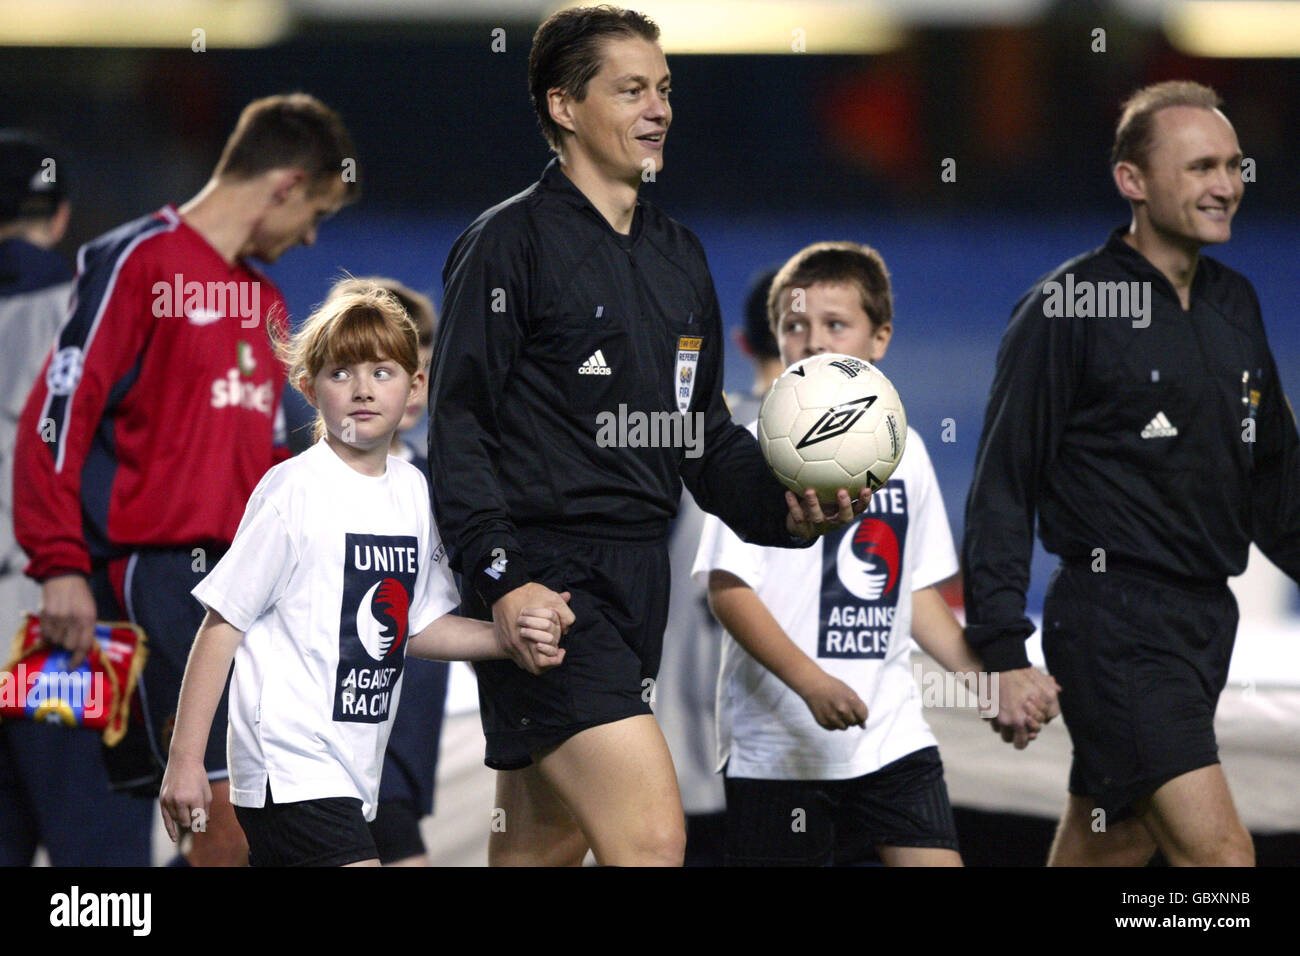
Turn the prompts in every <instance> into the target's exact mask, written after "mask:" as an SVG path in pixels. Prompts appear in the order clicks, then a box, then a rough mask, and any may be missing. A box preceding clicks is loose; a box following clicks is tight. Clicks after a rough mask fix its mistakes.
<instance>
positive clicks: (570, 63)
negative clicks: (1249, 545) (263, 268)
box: [429, 8, 865, 863]
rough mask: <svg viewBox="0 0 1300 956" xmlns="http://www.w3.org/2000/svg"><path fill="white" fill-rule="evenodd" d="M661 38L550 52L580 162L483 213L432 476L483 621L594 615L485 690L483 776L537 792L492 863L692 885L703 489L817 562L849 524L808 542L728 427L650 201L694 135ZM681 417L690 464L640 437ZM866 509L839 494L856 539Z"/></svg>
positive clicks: (691, 278)
mask: <svg viewBox="0 0 1300 956" xmlns="http://www.w3.org/2000/svg"><path fill="white" fill-rule="evenodd" d="M657 37H658V28H657V27H655V26H654V25H653V24H652V23H651V22H650V21H648V20H646V19H645V18H644V17H641V16H640V15H639V14H636V13H633V12H630V11H619V10H611V9H609V8H588V9H575V10H567V11H563V12H561V13H559V14H557V15H556V16H554V17H552V18H551V19H550V20H548V21H547V22H546V23H544V24H543V25H542V26H541V27H540V28H539V29H538V32H537V35H536V37H535V38H534V46H533V51H532V56H531V57H530V85H531V88H532V92H533V100H534V105H535V107H537V109H538V115H539V119H540V120H541V123H542V126H543V131H544V132H545V133H546V135H547V138H548V140H549V141H550V143H551V145H552V148H553V149H555V150H556V152H557V153H558V154H559V158H557V159H556V160H553V161H552V162H551V164H550V165H549V166H548V167H547V168H546V171H545V173H544V174H543V176H542V178H541V180H540V182H538V183H536V184H535V185H533V186H532V187H530V188H528V189H527V190H525V191H524V192H522V193H520V194H519V195H517V196H514V197H513V198H511V199H509V200H507V201H506V202H504V203H502V204H500V205H498V206H495V207H493V208H492V209H490V210H488V211H487V212H485V213H484V214H483V215H482V216H480V217H479V218H478V219H477V220H476V221H475V222H474V223H473V225H471V226H470V228H469V229H468V230H467V231H466V232H465V233H464V234H463V235H462V236H461V237H460V238H459V239H458V240H457V241H456V243H455V245H454V246H453V247H452V250H451V253H450V255H449V257H448V259H447V263H446V266H445V268H444V270H443V283H444V289H445V293H444V301H443V318H442V322H441V323H440V325H439V328H438V337H437V343H436V346H435V353H434V360H433V377H432V380H431V383H430V408H431V412H430V428H429V464H430V471H431V475H432V481H433V499H434V510H435V513H436V515H437V520H438V525H439V529H440V532H441V534H442V540H443V541H445V542H446V543H447V547H448V548H449V551H450V555H451V562H452V567H453V568H455V569H456V570H458V571H460V572H461V573H462V574H463V576H464V577H463V585H462V595H461V596H462V601H463V603H462V609H463V612H464V613H466V614H469V615H472V616H478V617H480V618H485V619H492V618H493V617H495V618H496V620H497V625H498V633H501V630H502V628H503V625H507V626H508V623H509V622H508V621H504V622H503V620H502V618H503V616H505V617H509V616H510V615H503V612H502V608H503V607H505V606H507V605H509V604H510V601H511V600H513V595H517V594H530V595H532V597H530V600H535V599H536V598H541V597H549V596H552V595H553V594H558V593H560V592H563V591H569V592H570V593H571V594H572V598H571V602H570V608H571V610H572V612H573V614H574V615H575V617H576V623H575V624H574V625H573V627H572V628H571V629H570V630H569V632H568V635H567V637H566V638H565V642H564V644H563V646H564V647H565V648H566V655H567V656H566V658H565V661H564V663H563V665H561V666H560V667H558V668H555V669H554V670H552V671H550V672H548V673H546V674H544V675H540V676H539V675H536V674H534V673H532V672H530V670H525V669H524V667H523V666H521V665H518V664H516V662H515V661H514V660H507V661H499V662H491V663H486V664H482V665H479V666H477V667H476V672H477V674H478V682H479V697H480V707H481V711H482V719H483V729H484V732H485V734H486V737H487V757H486V762H487V764H488V766H491V767H494V768H496V769H498V770H501V771H520V773H519V774H517V775H513V776H512V775H511V774H509V773H503V774H498V791H497V794H498V796H497V801H498V802H497V804H496V806H497V807H498V808H504V809H505V814H504V817H505V824H504V827H503V828H501V829H498V828H496V827H494V828H493V841H494V843H493V849H491V850H490V860H491V862H511V861H518V862H576V861H580V860H581V858H582V855H583V854H584V853H585V851H586V849H587V847H588V846H590V847H591V848H592V849H593V850H594V851H595V852H596V856H597V859H598V860H600V861H601V862H614V863H620V862H633V863H635V862H648V861H659V862H669V863H671V862H678V863H680V861H681V842H682V840H683V839H684V835H683V832H682V827H683V824H682V817H681V801H680V797H679V796H678V795H677V790H676V780H675V776H674V775H673V773H672V762H671V757H670V756H669V755H668V751H667V747H666V746H665V745H664V743H663V736H662V734H661V733H659V731H658V728H657V726H655V725H654V723H653V717H651V716H650V714H651V709H650V705H649V701H650V697H651V688H652V686H653V679H654V677H655V675H656V673H657V671H658V667H659V657H660V649H661V646H662V642H663V636H664V635H663V632H664V624H665V620H666V615H667V610H668V587H669V568H668V552H667V539H668V530H669V522H670V521H671V519H672V518H673V516H674V514H675V513H676V510H677V504H678V500H679V498H680V496H681V486H682V482H683V481H685V483H686V486H687V487H688V488H689V489H690V491H691V493H692V494H693V495H694V496H695V498H696V500H697V501H698V502H699V504H700V505H701V507H703V508H705V509H706V510H708V511H711V512H713V513H715V514H717V515H719V516H720V517H721V518H722V519H723V520H724V521H726V522H727V523H728V524H729V525H730V526H731V527H733V528H734V529H736V531H737V532H738V533H739V534H740V535H741V536H742V537H744V538H745V539H747V540H750V541H753V542H755V543H758V544H763V545H769V546H771V545H778V546H779V545H786V546H801V545H803V544H805V543H806V541H805V540H804V538H805V537H811V536H812V535H814V534H815V533H816V532H817V531H820V530H825V529H826V528H827V527H829V524H830V523H828V522H823V521H820V519H821V513H820V511H819V510H815V509H812V508H810V515H809V519H808V520H809V521H811V520H813V519H814V518H815V519H817V520H818V522H819V524H818V525H817V526H816V527H813V526H811V525H810V524H808V523H807V522H805V523H804V524H803V525H802V526H798V520H799V519H800V517H802V512H801V510H800V508H799V505H798V504H797V503H794V504H788V503H787V499H786V497H785V492H784V490H783V488H782V487H781V485H780V484H779V483H778V482H777V481H776V479H775V478H773V477H772V475H771V473H770V472H769V470H768V468H767V466H766V464H765V462H764V461H763V458H762V455H761V453H760V452H759V449H758V445H757V443H756V441H755V440H754V439H753V437H752V436H751V435H750V434H749V433H748V432H747V431H746V430H745V429H744V428H742V427H740V426H738V425H736V424H734V423H733V422H732V420H731V417H730V415H729V414H728V411H727V407H726V404H725V402H724V400H723V397H722V374H723V363H722V345H723V331H722V324H721V319H720V315H719V309H718V302H717V297H716V295H715V294H714V290H713V283H712V280H711V278H710V276H709V270H708V265H707V263H706V262H705V258H704V252H703V249H702V248H701V246H700V242H699V240H698V239H697V238H696V237H695V235H694V234H693V233H691V232H690V231H689V230H688V229H686V228H684V227H683V226H681V225H679V224H678V223H676V222H674V221H673V220H671V219H669V218H668V217H667V216H665V215H663V213H661V212H660V211H659V210H657V209H656V208H654V207H653V206H652V205H650V204H649V203H647V202H645V201H644V200H640V199H638V198H637V194H638V187H639V185H640V182H641V173H642V170H644V169H649V168H651V167H653V168H654V169H655V170H658V169H659V168H661V167H662V149H663V142H664V137H665V134H666V132H667V129H668V125H669V123H670V121H671V116H672V111H671V108H670V107H669V106H668V74H667V65H666V62H665V61H664V57H663V52H662V50H661V49H660V47H659V45H658V43H657ZM584 84H585V86H584ZM573 90H579V91H580V92H579V93H578V94H577V95H572V94H571V93H570V92H569V91H573ZM616 225H617V226H618V227H619V228H615V226H616ZM668 414H672V415H676V416H679V420H678V421H677V422H676V423H675V424H674V427H675V428H676V431H675V432H672V435H673V436H675V442H674V446H673V447H646V442H647V440H648V439H649V436H650V434H656V435H657V436H658V439H659V440H657V441H655V442H654V444H655V445H658V444H660V443H661V441H662V439H663V438H664V437H665V436H664V433H663V430H662V429H661V428H655V427H653V426H652V427H650V428H649V429H645V428H643V429H641V430H640V431H639V432H638V431H636V430H634V429H635V425H636V423H637V421H638V417H639V416H645V415H653V416H658V418H657V419H655V418H652V419H649V421H659V422H662V420H663V417H664V416H665V415H668ZM680 416H685V417H684V419H682V418H681V417H680ZM624 423H626V424H624ZM683 425H684V426H685V427H683ZM629 426H631V427H629ZM790 501H791V502H794V499H793V497H792V498H791V499H790ZM813 501H814V503H815V499H814V500H813ZM863 502H865V499H863ZM863 502H859V503H857V504H856V505H854V506H851V505H850V503H849V500H848V497H847V493H845V492H841V495H840V500H839V504H840V512H839V513H838V514H837V515H836V518H835V522H843V521H846V520H851V519H852V516H853V508H854V507H857V508H858V509H859V510H860V508H861V506H862V503H863ZM792 530H798V531H799V532H800V534H801V537H799V538H796V537H794V536H793V535H792V533H791V531H792ZM530 582H531V583H530ZM539 585H540V586H544V587H539ZM525 587H526V588H531V589H533V590H532V591H521V590H520V589H521V588H525ZM494 606H495V607H494ZM511 606H512V605H511ZM494 611H495V614H494V613H493V612H494ZM503 643H504V642H503ZM629 718H630V719H629ZM638 718H639V719H638ZM646 721H648V723H647V722H646ZM612 724H617V725H618V727H616V728H614V729H610V728H608V727H607V726H606V725H612ZM597 728H601V732H600V733H594V730H595V729H597ZM583 731H593V733H590V734H587V735H584V737H583V738H582V740H581V741H576V740H575V741H574V742H573V746H563V745H565V744H566V742H568V741H570V740H572V739H573V738H575V736H577V735H579V734H581V733H582V732H583ZM552 748H556V750H555V754H553V755H552V754H551V753H550V752H551V750H552ZM539 757H540V758H541V759H539V760H537V763H536V765H534V761H535V759H536V758H539ZM530 833H531V834H532V835H531V836H530V835H529V834H530ZM548 847H561V848H562V850H563V852H561V851H560V850H556V851H555V852H554V853H549V852H548V851H547V848H548Z"/></svg>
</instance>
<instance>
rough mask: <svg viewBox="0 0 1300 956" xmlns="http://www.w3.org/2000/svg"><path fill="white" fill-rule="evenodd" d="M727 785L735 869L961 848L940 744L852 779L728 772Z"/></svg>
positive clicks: (730, 856) (729, 861) (844, 862)
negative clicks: (895, 849) (883, 851)
mask: <svg viewBox="0 0 1300 956" xmlns="http://www.w3.org/2000/svg"><path fill="white" fill-rule="evenodd" d="M726 789H727V837H726V841H727V843H726V846H727V849H726V865H727V866H848V865H853V864H856V863H864V862H867V861H870V860H872V859H874V857H875V851H876V848H877V847H882V846H900V847H927V848H938V849H943V850H953V851H956V850H957V826H956V824H955V823H954V822H953V816H952V806H951V804H949V802H948V787H947V785H946V784H945V783H944V782H943V761H942V760H940V759H939V748H938V747H925V748H923V749H921V750H917V751H915V752H914V753H910V754H908V755H907V756H906V757H900V758H899V759H898V760H895V761H894V762H893V763H889V764H886V765H885V766H883V767H881V768H880V769H879V770H877V771H875V772H874V773H869V774H865V775H864V776H861V777H854V778H852V779H850V780H756V779H753V778H749V777H727V778H726ZM801 810H802V811H803V812H802V813H799V812H798V811H801Z"/></svg>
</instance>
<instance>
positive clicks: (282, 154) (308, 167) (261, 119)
mask: <svg viewBox="0 0 1300 956" xmlns="http://www.w3.org/2000/svg"><path fill="white" fill-rule="evenodd" d="M345 159H352V160H354V161H355V159H356V149H355V148H354V147H353V144H352V136H351V134H349V133H348V130H347V127H346V126H344V125H343V120H342V118H341V117H340V116H339V114H338V113H336V112H334V111H333V110H332V109H330V108H329V107H328V106H326V105H325V104H324V103H322V102H321V101H320V100H318V99H316V97H314V96H311V95H309V94H307V93H282V94H279V95H277V96H267V97H263V98H262V99H260V100H254V101H253V102H251V103H249V104H248V105H247V106H245V107H244V110H243V112H242V113H240V114H239V121H238V122H237V123H236V124H235V129H234V132H232V133H231V134H230V138H229V139H228V140H226V147H225V149H224V150H222V152H221V159H219V160H218V161H217V168H216V173H215V174H216V175H217V176H230V177H233V178H235V179H249V178H251V177H253V176H257V175H259V174H261V173H264V172H266V171H267V170H269V169H280V168H283V167H286V166H297V167H301V168H302V169H303V170H305V171H306V173H307V177H308V179H309V181H310V186H309V190H310V191H311V192H313V193H315V192H319V191H320V190H321V189H323V188H325V187H326V186H327V184H328V182H329V181H330V180H331V179H333V178H334V177H335V176H339V177H341V178H342V179H343V183H344V195H345V196H346V198H347V200H348V201H349V202H350V201H353V200H355V199H356V198H357V195H358V193H359V191H360V186H359V183H358V179H357V177H356V176H355V175H354V176H350V177H343V175H342V174H343V161H344V160H345ZM354 172H355V170H354Z"/></svg>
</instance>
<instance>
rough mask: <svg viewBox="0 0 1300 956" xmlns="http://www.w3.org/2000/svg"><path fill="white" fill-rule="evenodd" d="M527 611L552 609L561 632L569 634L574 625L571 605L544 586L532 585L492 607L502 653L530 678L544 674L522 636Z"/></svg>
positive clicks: (510, 593)
mask: <svg viewBox="0 0 1300 956" xmlns="http://www.w3.org/2000/svg"><path fill="white" fill-rule="evenodd" d="M525 607H551V608H554V609H555V610H556V612H557V613H558V614H559V615H560V629H561V631H567V630H568V629H569V625H571V624H572V623H573V621H574V617H573V611H571V610H569V605H568V602H566V601H565V600H564V598H563V597H561V596H560V595H559V594H556V593H555V592H554V591H552V590H551V589H550V588H548V587H547V586H546V585H544V584H538V583H537V582H536V581H529V582H528V583H527V584H525V585H524V586H523V587H518V588H515V589H514V590H513V591H510V592H508V593H507V594H503V595H502V596H501V597H500V598H498V599H497V602H496V603H495V604H493V605H492V624H493V627H494V628H495V629H496V636H497V643H498V644H499V645H500V646H501V651H502V653H504V654H505V655H506V656H507V657H509V658H510V659H511V660H512V661H514V662H515V663H516V664H518V665H519V666H520V667H522V668H523V669H524V670H526V671H528V673H530V674H540V673H541V672H542V670H541V668H539V667H538V666H537V665H536V664H535V663H533V655H532V653H531V651H530V650H529V647H528V641H527V639H526V638H524V637H523V636H522V635H521V634H520V633H519V613H520V612H521V611H522V610H523V609H524V608H525Z"/></svg>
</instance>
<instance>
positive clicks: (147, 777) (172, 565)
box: [90, 545, 230, 797]
mask: <svg viewBox="0 0 1300 956" xmlns="http://www.w3.org/2000/svg"><path fill="white" fill-rule="evenodd" d="M195 547H196V548H200V549H201V554H195V549H194V548H174V549H173V548H151V549H145V550H140V551H137V552H135V553H134V554H132V555H131V556H130V557H128V558H124V559H119V560H116V561H114V562H112V563H111V564H110V565H108V566H107V567H103V568H100V569H99V570H97V571H96V572H95V573H94V574H92V575H91V578H90V587H91V593H92V594H93V595H94V597H95V603H96V606H97V614H98V615H99V619H100V620H101V621H120V620H129V621H131V622H133V623H135V624H138V625H140V627H141V628H142V629H143V630H144V633H145V638H146V641H147V646H148V648H149V659H148V661H147V662H146V663H145V666H144V670H143V671H142V672H141V674H140V680H139V683H137V685H136V695H137V696H136V699H135V701H133V704H132V712H131V720H130V723H129V724H128V725H127V732H126V736H125V737H123V738H122V740H121V741H119V742H118V744H117V745H116V746H114V747H105V748H104V766H105V768H106V769H107V770H108V779H109V785H110V787H111V788H112V789H114V790H120V791H126V792H129V793H132V794H135V795H137V796H146V797H153V796H157V794H158V788H159V786H160V785H161V783H162V775H163V771H164V770H165V769H166V768H167V752H168V749H169V748H170V747H171V739H172V730H173V729H174V728H175V725H176V703H177V701H178V700H179V699H180V693H181V678H182V677H184V676H185V664H186V663H187V662H188V661H189V656H190V648H191V647H193V646H194V637H195V635H196V634H197V633H198V630H199V625H200V624H202V623H203V617H204V615H205V614H206V613H207V612H206V610H205V609H204V607H203V605H202V604H200V603H199V602H198V600H197V599H196V598H195V597H194V596H193V595H192V594H190V591H191V590H192V589H193V588H194V587H195V586H196V585H197V584H198V583H199V582H200V581H202V580H203V579H204V578H205V577H206V576H207V573H208V572H209V571H211V570H212V568H213V567H214V566H215V565H216V563H217V561H219V560H220V559H221V556H222V555H223V554H225V552H226V546H225V545H220V546H211V545H209V546H201V545H196V546H195ZM229 696H230V681H229V678H227V680H226V688H225V689H224V690H223V691H222V692H221V700H220V701H218V703H217V710H216V713H215V714H214V715H213V718H212V728H211V730H210V731H209V732H208V744H207V749H206V750H205V751H204V754H203V766H204V768H205V769H206V770H207V771H208V778H209V779H211V780H224V779H226V778H227V777H228V776H229V775H228V773H227V771H226V722H227V721H226V714H227V710H226V707H227V702H228V699H229Z"/></svg>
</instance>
